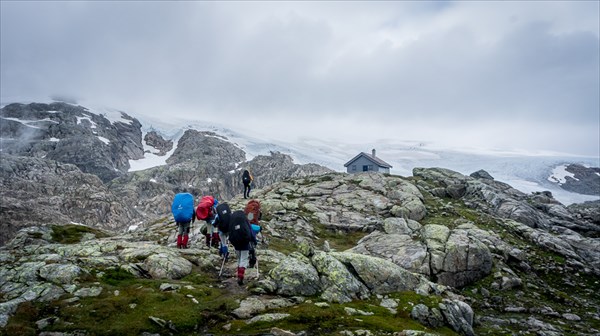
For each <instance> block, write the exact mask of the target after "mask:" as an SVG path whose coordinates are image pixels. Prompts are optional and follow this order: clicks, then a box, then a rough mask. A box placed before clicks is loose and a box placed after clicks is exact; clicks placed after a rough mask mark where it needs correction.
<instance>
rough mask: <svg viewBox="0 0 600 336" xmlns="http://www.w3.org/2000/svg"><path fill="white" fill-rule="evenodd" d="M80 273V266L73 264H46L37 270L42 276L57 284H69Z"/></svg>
mask: <svg viewBox="0 0 600 336" xmlns="http://www.w3.org/2000/svg"><path fill="white" fill-rule="evenodd" d="M81 273H82V270H81V268H79V266H77V265H73V264H68V265H63V264H48V265H45V266H43V267H41V268H40V270H39V274H40V276H41V277H42V278H44V279H46V280H48V281H50V282H53V283H58V284H70V283H71V282H73V280H74V279H75V278H77V277H78V276H79V274H81Z"/></svg>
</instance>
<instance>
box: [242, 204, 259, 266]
mask: <svg viewBox="0 0 600 336" xmlns="http://www.w3.org/2000/svg"><path fill="white" fill-rule="evenodd" d="M244 214H246V219H248V223H249V224H250V229H251V230H252V234H253V235H254V237H255V239H254V242H253V243H250V246H249V264H250V267H251V268H252V267H254V264H256V260H257V259H256V244H257V240H256V236H257V235H258V234H259V233H260V232H261V231H262V228H261V227H260V225H259V221H260V220H261V218H262V211H261V210H260V202H259V201H258V200H256V199H251V200H249V201H248V204H246V207H245V208H244Z"/></svg>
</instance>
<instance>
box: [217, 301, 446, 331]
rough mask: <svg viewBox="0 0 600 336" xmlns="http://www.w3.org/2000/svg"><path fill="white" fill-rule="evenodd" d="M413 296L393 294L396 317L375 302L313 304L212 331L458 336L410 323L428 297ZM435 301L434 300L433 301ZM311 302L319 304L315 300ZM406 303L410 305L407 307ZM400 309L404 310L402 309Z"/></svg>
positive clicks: (287, 309) (414, 322)
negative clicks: (418, 332)
mask: <svg viewBox="0 0 600 336" xmlns="http://www.w3.org/2000/svg"><path fill="white" fill-rule="evenodd" d="M416 296H419V295H416V294H415V293H396V294H394V295H393V297H394V298H398V299H399V300H400V305H399V307H398V312H397V313H395V314H394V313H392V312H390V311H389V310H387V309H386V308H383V307H381V306H379V301H378V300H364V301H354V302H350V303H346V304H336V303H330V304H329V306H328V307H319V306H316V305H315V304H314V302H313V300H309V301H307V302H305V303H302V304H299V305H297V306H294V307H291V308H282V309H275V310H272V311H269V313H287V314H290V316H289V317H287V318H285V319H283V320H280V321H275V322H257V323H253V324H250V325H249V324H246V322H244V321H234V322H232V323H231V329H230V331H229V332H225V331H219V330H214V331H213V332H214V333H215V334H221V333H223V334H231V333H234V334H262V333H268V332H269V330H270V329H271V328H273V327H278V328H281V329H284V330H289V331H292V332H300V331H307V332H308V333H309V335H340V334H341V332H342V331H356V330H371V331H376V332H378V333H393V332H399V331H402V330H407V329H409V330H422V331H428V332H433V333H436V334H439V335H457V334H456V333H455V332H454V331H452V330H450V329H448V328H446V327H443V328H438V329H431V328H427V327H424V326H422V325H420V324H419V323H418V322H416V321H414V320H412V319H411V318H410V317H409V315H410V310H411V309H412V306H413V305H414V304H417V303H422V302H425V301H428V300H429V299H428V298H427V297H422V298H418V297H416ZM433 300H434V301H435V299H433ZM314 301H319V300H318V299H316V300H314ZM409 302H411V303H410V304H409ZM403 306H405V307H406V309H403ZM345 307H349V308H353V309H357V310H360V311H363V312H367V313H373V315H369V316H367V315H360V314H357V315H349V314H348V313H347V312H346V311H345V309H344V308H345Z"/></svg>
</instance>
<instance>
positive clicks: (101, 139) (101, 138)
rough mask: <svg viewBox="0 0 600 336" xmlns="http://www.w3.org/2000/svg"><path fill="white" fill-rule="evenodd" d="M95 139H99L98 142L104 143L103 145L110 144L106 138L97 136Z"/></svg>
mask: <svg viewBox="0 0 600 336" xmlns="http://www.w3.org/2000/svg"><path fill="white" fill-rule="evenodd" d="M97 138H98V139H100V141H102V142H104V143H105V144H107V145H108V144H109V143H110V140H108V139H107V138H105V137H101V136H98V137H97Z"/></svg>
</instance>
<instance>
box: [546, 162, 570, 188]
mask: <svg viewBox="0 0 600 336" xmlns="http://www.w3.org/2000/svg"><path fill="white" fill-rule="evenodd" d="M567 176H568V177H570V178H572V179H574V180H577V179H576V178H575V174H573V173H570V172H568V171H567V165H560V166H558V167H556V168H554V169H553V170H552V175H550V176H549V177H548V181H550V182H553V183H558V184H559V185H561V184H565V183H567Z"/></svg>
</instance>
